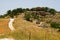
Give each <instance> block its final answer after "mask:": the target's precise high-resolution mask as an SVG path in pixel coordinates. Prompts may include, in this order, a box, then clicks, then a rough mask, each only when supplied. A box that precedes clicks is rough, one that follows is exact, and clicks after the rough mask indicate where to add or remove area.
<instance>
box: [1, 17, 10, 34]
mask: <svg viewBox="0 0 60 40" xmlns="http://www.w3.org/2000/svg"><path fill="white" fill-rule="evenodd" d="M8 22H9V19H3V18H2V19H0V34H4V33H9V32H10V30H9V28H8Z"/></svg>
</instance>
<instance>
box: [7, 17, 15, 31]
mask: <svg viewBox="0 0 60 40" xmlns="http://www.w3.org/2000/svg"><path fill="white" fill-rule="evenodd" d="M13 22H14V18H10V21H9V25H8V27H9V28H10V30H11V31H14V30H15V28H14V27H13Z"/></svg>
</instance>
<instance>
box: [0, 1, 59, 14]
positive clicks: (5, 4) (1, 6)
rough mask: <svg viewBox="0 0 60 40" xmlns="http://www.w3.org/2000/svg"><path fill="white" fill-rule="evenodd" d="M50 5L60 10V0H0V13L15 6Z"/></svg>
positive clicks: (4, 12)
mask: <svg viewBox="0 0 60 40" xmlns="http://www.w3.org/2000/svg"><path fill="white" fill-rule="evenodd" d="M32 7H50V8H54V9H56V10H57V11H60V0H0V15H2V14H6V12H7V10H12V9H16V8H32Z"/></svg>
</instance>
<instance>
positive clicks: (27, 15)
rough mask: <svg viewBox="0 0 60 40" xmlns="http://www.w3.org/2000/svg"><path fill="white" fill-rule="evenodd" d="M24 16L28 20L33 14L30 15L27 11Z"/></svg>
mask: <svg viewBox="0 0 60 40" xmlns="http://www.w3.org/2000/svg"><path fill="white" fill-rule="evenodd" d="M24 18H25V19H26V20H27V21H30V18H31V16H30V14H29V13H25V15H24Z"/></svg>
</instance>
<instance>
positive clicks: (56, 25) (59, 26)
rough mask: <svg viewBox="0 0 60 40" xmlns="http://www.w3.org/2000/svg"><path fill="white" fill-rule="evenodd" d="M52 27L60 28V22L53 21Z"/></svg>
mask: <svg viewBox="0 0 60 40" xmlns="http://www.w3.org/2000/svg"><path fill="white" fill-rule="evenodd" d="M51 27H53V28H58V29H60V24H59V23H56V22H51Z"/></svg>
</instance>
